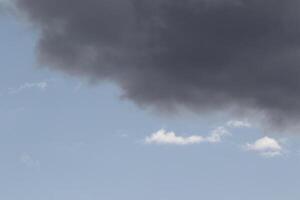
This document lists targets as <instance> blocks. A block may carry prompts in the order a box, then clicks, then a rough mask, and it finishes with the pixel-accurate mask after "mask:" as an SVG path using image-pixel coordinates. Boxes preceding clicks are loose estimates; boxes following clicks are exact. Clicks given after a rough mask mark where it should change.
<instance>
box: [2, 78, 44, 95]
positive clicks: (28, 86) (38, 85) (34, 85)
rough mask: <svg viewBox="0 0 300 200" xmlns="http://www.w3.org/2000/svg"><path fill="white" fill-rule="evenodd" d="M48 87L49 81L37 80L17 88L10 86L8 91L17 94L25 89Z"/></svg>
mask: <svg viewBox="0 0 300 200" xmlns="http://www.w3.org/2000/svg"><path fill="white" fill-rule="evenodd" d="M47 87H48V83H47V82H46V81H42V82H36V83H24V84H22V85H20V86H19V87H17V88H10V89H9V92H8V93H9V94H17V93H19V92H21V91H23V90H28V89H34V88H36V89H40V90H45V89H46V88H47Z"/></svg>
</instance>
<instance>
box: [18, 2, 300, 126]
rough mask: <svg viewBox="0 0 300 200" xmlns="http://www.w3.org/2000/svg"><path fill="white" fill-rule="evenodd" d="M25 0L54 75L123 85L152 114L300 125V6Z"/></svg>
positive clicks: (21, 5) (22, 4)
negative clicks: (243, 117)
mask: <svg viewBox="0 0 300 200" xmlns="http://www.w3.org/2000/svg"><path fill="white" fill-rule="evenodd" d="M16 2H17V6H18V8H19V9H20V11H22V12H23V13H25V14H26V15H27V16H28V18H29V19H30V20H31V22H32V23H34V24H35V26H36V27H38V28H39V30H40V32H41V37H40V41H39V45H38V48H39V58H40V60H41V61H42V62H43V63H46V64H48V65H49V66H51V68H54V69H58V70H61V71H64V72H66V73H69V74H72V75H75V76H80V77H87V78H89V79H91V80H93V81H101V80H110V81H113V82H116V83H117V84H118V85H119V86H120V87H121V88H122V90H123V92H124V94H123V95H124V97H126V98H128V99H131V100H133V101H135V102H136V103H138V104H140V105H143V106H153V107H155V108H159V109H166V110H174V109H176V108H181V107H184V108H188V109H191V110H195V111H196V112H200V111H201V112H202V111H215V110H220V109H221V110H222V109H223V110H226V109H227V108H234V109H237V110H239V111H248V110H252V111H259V112H260V113H261V115H263V116H264V117H265V118H266V119H267V121H269V122H271V123H272V124H273V125H275V124H276V125H280V126H284V125H286V124H295V122H299V119H300V118H299V117H300V116H299V115H300V92H299V91H300V90H299V88H300V79H299V76H300V66H299V64H300V56H299V54H300V14H299V7H300V1H299V0H285V1H283V0H272V1H269V0H210V1H208V0H185V1H182V0H151V1H150V0H85V1H82V0H16ZM289 122H291V123H289Z"/></svg>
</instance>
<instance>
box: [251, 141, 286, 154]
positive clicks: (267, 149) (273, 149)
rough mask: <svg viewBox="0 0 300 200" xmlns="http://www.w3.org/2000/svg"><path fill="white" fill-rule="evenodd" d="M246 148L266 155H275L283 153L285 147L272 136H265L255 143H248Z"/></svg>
mask: <svg viewBox="0 0 300 200" xmlns="http://www.w3.org/2000/svg"><path fill="white" fill-rule="evenodd" d="M245 149H246V150H248V151H254V152H257V153H259V154H260V155H262V156H265V157H274V156H279V155H281V154H282V151H283V148H282V146H281V145H280V143H279V142H278V141H277V140H275V139H273V138H270V137H263V138H260V139H258V140H256V141H255V142H254V143H251V144H250V143H247V144H246V145H245Z"/></svg>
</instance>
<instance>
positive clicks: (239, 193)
mask: <svg viewBox="0 0 300 200" xmlns="http://www.w3.org/2000/svg"><path fill="white" fill-rule="evenodd" d="M19 1H20V2H23V3H24V2H25V3H36V1H34V0H23V1H22V0H19ZM41 2H42V1H41ZM43 2H47V1H46V0H43ZM48 2H49V1H48ZM62 2H68V1H67V0H63V1H62ZM76 2H77V3H78V1H76ZM87 2H89V3H90V2H93V1H92V0H89V1H87ZM103 2H106V1H103ZM115 2H117V3H116V4H118V5H119V3H120V2H119V1H115ZM118 2H119V3H118ZM127 2H129V1H127ZM156 2H157V1H156ZM216 2H217V1H216ZM226 2H227V1H226ZM228 2H229V1H228ZM263 2H266V1H263ZM276 2H277V1H276ZM288 2H289V1H288ZM290 2H292V1H290ZM291 4H292V3H291ZM32 5H33V4H32ZM32 5H30V6H32ZM36 5H38V4H36ZM27 6H28V7H30V6H29V5H27ZM149 6H151V5H149ZM152 6H153V5H152ZM176 6H178V5H176ZM181 6H183V5H181ZM276 6H278V5H276ZM276 6H275V7H276ZM32 7H34V8H36V9H37V8H40V9H41V10H43V9H44V8H43V7H42V6H40V7H39V6H32ZM287 7H288V6H287ZM4 8H5V9H7V8H6V7H4ZM109 8H110V9H112V7H109ZM262 8H264V7H263V5H262ZM5 9H0V10H5ZM25 10H26V9H25ZM27 10H30V9H27ZM146 10H147V9H146ZM43 11H45V10H43ZM92 11H94V10H92ZM171 11H172V10H169V12H171ZM30 12H31V13H35V12H34V11H30ZM120 12H121V13H122V15H121V16H123V15H126V16H128V15H129V14H128V13H126V12H127V11H126V9H125V10H121V11H120ZM182 12H183V11H182ZM201 12H204V11H201ZM224 12H225V11H224ZM266 12H267V11H266V10H264V9H261V10H260V13H266ZM37 13H38V12H37ZM44 14H45V13H44ZM44 14H41V15H40V18H38V19H35V21H39V20H41V21H42V22H43V23H46V24H47V22H48V17H49V18H51V17H52V14H49V15H46V14H45V15H44ZM73 14H74V13H72V12H70V14H69V15H66V16H67V22H70V21H72V20H70V18H72V16H73ZM92 16H93V15H92ZM188 16H189V15H188V14H186V17H188ZM196 16H197V14H196ZM262 16H269V15H267V14H266V15H263V14H262ZM36 17H38V16H36ZM68 17H70V18H68ZM118 17H120V16H117V17H116V18H117V19H118ZM128 17H130V16H128ZM174 18H176V17H171V18H168V19H169V20H170V21H173V20H174ZM244 18H245V19H247V17H245V16H244ZM78 19H80V17H79V18H78ZM117 19H114V20H117ZM176 19H177V18H176ZM217 19H218V20H220V17H217ZM68 20H69V21H68ZM124 20H126V19H124ZM218 20H217V21H218ZM272 20H276V19H273V18H272V19H271V18H270V19H269V18H268V20H266V21H264V23H266V24H268V23H270V21H271V22H273V21H272ZM170 21H168V22H169V23H173V22H170ZM36 23H40V22H36ZM174 23H175V22H174ZM248 23H250V24H252V25H253V23H252V22H251V20H249V21H248ZM71 24H72V23H71ZM47 25H48V28H50V29H51V30H48V29H47V28H45V30H41V27H40V26H42V25H37V24H35V26H33V25H32V24H29V22H28V21H26V20H24V18H22V19H20V16H19V17H16V16H15V15H13V14H8V13H4V14H2V15H0V42H1V43H0V44H1V45H0V55H1V57H0V58H1V63H0V64H1V73H0V81H1V84H0V120H1V123H0V127H1V131H0V160H1V164H0V199H5V200H20V199H22V200H99V199H105V200H119V199H126V200H127V199H128V200H141V199H142V200H183V199H184V200H185V199H186V200H199V199H205V200H206V199H207V200H219V199H224V200H241V199H243V200H253V199H255V200H282V199H287V200H298V199H299V198H300V190H299V184H300V175H299V172H298V171H299V167H300V154H299V150H300V143H299V136H298V135H297V134H286V133H285V134H283V133H280V131H276V132H278V133H276V134H275V133H273V132H272V131H270V130H269V129H268V130H266V129H265V127H264V126H262V125H261V124H257V121H252V118H251V117H250V116H249V118H248V117H247V115H243V116H242V117H240V116H241V115H239V117H237V116H233V115H229V114H228V113H226V112H225V111H223V108H222V107H223V106H221V107H219V105H217V103H218V102H219V101H221V100H222V99H221V100H218V98H217V97H216V96H214V95H213V94H215V93H216V92H218V90H217V89H216V88H215V87H213V86H212V85H211V84H210V83H208V86H203V87H200V89H201V90H202V89H204V88H205V87H209V88H211V89H209V91H208V94H209V95H210V96H211V97H212V96H214V97H215V98H216V99H217V100H215V99H214V100H212V102H210V103H207V102H205V103H203V106H202V104H201V105H200V102H198V100H199V99H198V97H199V98H200V96H198V97H197V98H193V97H192V96H190V95H191V93H193V91H191V93H187V94H186V95H187V96H188V98H187V99H185V98H180V96H181V95H184V94H185V93H184V92H183V91H186V90H185V88H186V87H187V86H186V85H185V84H183V83H185V82H184V81H183V80H181V79H180V83H178V85H177V88H178V90H180V91H179V92H175V93H172V92H171V93H167V95H171V96H172V98H170V99H174V101H171V100H170V99H169V97H164V96H163V95H162V92H164V91H166V90H168V89H169V90H172V88H171V87H169V86H167V87H165V85H164V84H166V82H164V81H162V80H161V79H160V78H167V79H168V80H171V81H173V79H172V78H170V77H169V76H168V75H166V74H164V75H162V77H159V78H157V79H154V80H153V81H154V82H155V81H157V82H156V83H159V84H163V85H162V86H161V87H162V88H163V89H162V90H160V89H158V92H157V93H156V92H155V91H145V93H143V92H142V91H143V90H145V89H147V87H146V86H147V84H144V82H143V81H142V80H140V79H141V77H139V78H136V79H135V80H130V81H127V79H128V78H130V77H134V75H138V76H142V75H143V73H142V74H140V73H137V74H136V73H135V72H133V71H131V69H130V67H128V66H126V67H124V68H125V69H126V70H128V71H126V70H124V74H126V75H124V76H122V75H120V76H119V75H118V74H120V73H122V72H123V71H122V69H117V67H116V65H117V64H118V62H119V61H122V62H126V61H128V60H127V59H128V58H127V57H126V58H123V57H122V56H121V57H122V58H120V60H117V61H116V62H110V61H108V63H110V64H112V66H111V67H112V68H114V67H116V69H115V70H112V71H113V72H108V71H109V70H108V71H105V70H104V69H101V70H98V69H97V67H96V65H95V66H94V67H92V69H91V70H86V71H85V68H84V66H85V65H89V64H90V65H94V64H95V63H98V64H99V61H98V59H99V58H97V62H96V61H95V62H94V61H93V62H85V59H86V58H85V55H81V54H79V56H83V57H82V58H81V57H80V58H78V57H72V56H71V58H72V59H74V63H73V62H72V59H71V60H68V59H70V58H65V57H63V56H62V57H63V58H62V60H61V61H59V60H58V58H60V57H59V53H58V52H55V53H53V52H52V53H53V54H51V52H50V50H49V49H47V48H46V47H45V46H44V47H41V46H40V47H39V48H38V47H37V45H41V41H40V39H41V38H43V37H44V38H45V37H46V36H48V37H49V38H50V39H51V38H53V37H51V36H50V35H51V34H52V33H54V32H55V31H54V30H53V28H54V27H52V26H50V25H49V24H47ZM172 25H173V28H174V29H176V28H178V26H179V27H181V25H178V24H177V25H176V23H175V24H172ZM206 26H207V27H209V25H207V24H206ZM234 26H235V27H240V24H238V23H237V24H235V25H234ZM253 26H254V25H253ZM68 27H69V28H70V27H71V26H68ZM87 27H89V26H88V25H87ZM119 28H120V27H119ZM119 28H116V30H115V29H110V31H112V30H115V31H118V30H119ZM186 28H189V27H186ZM70 29H71V30H72V28H70ZM126 30H127V29H126ZM271 30H273V29H272V28H271ZM43 31H44V32H43ZM47 31H50V32H47ZM122 31H124V30H123V29H122ZM197 31H198V30H197ZM100 32H101V30H100ZM108 32H109V31H108ZM131 32H132V30H129V33H131ZM198 32H199V31H198ZM254 32H255V31H254ZM112 33H114V32H112ZM167 33H168V31H166V33H164V34H167ZM43 34H44V35H43ZM49 34H50V35H49ZM65 34H66V33H64V37H65ZM85 34H87V33H86V32H84V33H82V34H79V35H80V36H81V37H83V38H85V37H86V35H85ZM253 34H254V33H253ZM257 34H258V33H257ZM125 35H126V34H125ZM292 35H293V34H292ZM67 36H70V37H71V39H70V38H69V39H70V41H72V40H75V41H77V40H76V38H77V37H79V36H78V35H76V34H75V35H72V34H71V35H68V34H67ZM106 36H107V38H106V37H105V41H109V42H108V44H107V46H110V45H112V46H113V47H114V48H117V49H122V51H120V52H118V53H124V52H126V51H125V50H124V49H123V47H116V46H115V44H114V42H111V41H110V39H111V40H113V41H114V40H115V37H117V36H114V37H112V38H110V37H109V35H106ZM205 36H206V35H205V34H204V35H201V37H205ZM273 36H274V38H279V36H278V35H276V34H274V35H273ZM89 37H91V38H93V37H95V38H93V41H96V42H97V41H98V39H97V37H96V36H94V35H93V34H91V35H89ZM103 37H104V36H103ZM136 37H137V36H136ZM174 37H175V38H177V36H174ZM178 37H179V36H178ZM49 38H48V39H49ZM67 38H68V37H67ZM162 38H163V39H167V38H166V36H163V37H162ZM230 38H231V37H229V36H228V37H227V36H226V37H225V39H230ZM55 39H57V38H55ZM102 39H103V38H101V40H102ZM126 39H128V38H126ZM239 40H240V41H244V40H245V39H244V38H239ZM39 41H40V42H39ZM43 41H47V39H45V40H43ZM70 41H68V42H70ZM201 41H202V40H201ZM272 41H274V40H272ZM272 41H271V40H270V41H268V42H267V43H268V44H269V43H271V42H272ZM64 42H66V41H62V43H61V44H53V45H58V46H59V45H62V46H64V45H67V43H68V42H67V43H64ZM89 42H90V41H88V40H85V39H82V40H80V42H78V43H80V44H84V45H86V44H87V43H89ZM197 42H199V41H197ZM197 42H196V43H197ZM46 43H47V42H46ZM74 43H76V42H74ZM104 43H105V42H104ZM171 43H172V41H171V39H170V41H167V44H166V43H163V44H165V45H166V46H167V47H168V48H171V47H173V46H172V45H171ZM257 43H258V42H257V41H255V44H257ZM122 44H124V43H122ZM44 45H45V44H44ZM74 45H78V44H77V43H76V44H74ZM84 45H83V46H84ZM101 45H102V41H99V44H97V46H96V47H95V48H96V51H100V49H99V46H101ZM124 45H125V46H126V47H127V44H124ZM177 45H179V46H181V45H183V44H177ZM219 45H220V44H218V45H217V46H219ZM71 46H72V45H71ZM133 46H134V47H136V46H139V44H134V45H133ZM233 46H234V47H232V48H233V49H235V51H240V47H239V45H233ZM270 46H272V45H270ZM270 46H268V48H271V47H270ZM282 46H285V47H286V46H287V42H286V41H285V40H284V39H283V40H282V41H281V42H278V43H277V45H276V47H278V48H279V47H280V48H281V47H282ZM70 48H71V47H70ZM72 48H73V46H72ZM124 48H125V47H124ZM132 48H133V47H132V46H130V53H129V54H130V55H128V56H129V57H130V59H134V56H133V54H135V53H136V51H135V50H136V49H135V50H133V49H132ZM232 48H229V49H231V50H232ZM255 48H259V47H257V46H256V47H255ZM50 49H51V48H50ZM53 49H54V50H58V49H59V47H53V48H52V50H53ZM69 50H70V49H69ZM77 50H78V49H77ZM114 50H115V49H114ZM198 50H199V51H204V50H203V48H201V49H198ZM81 51H82V50H81V49H80V50H78V52H76V53H75V55H76V54H77V53H79V52H80V53H82V52H81ZM87 51H88V52H90V49H88V50H87ZM123 51H124V52H123ZM149 51H150V50H149ZM209 51H210V50H209ZM223 51H226V49H225V50H224V49H223V50H222V49H221V50H220V52H217V53H218V54H222V52H223ZM254 51H255V50H253V51H251V53H252V55H251V56H250V57H251V58H252V56H256V53H253V52H254ZM289 51H290V50H289ZM41 52H42V55H41ZM146 52H147V51H146ZM151 52H152V50H151ZM60 53H61V54H64V55H65V54H67V53H66V52H64V49H62V52H60ZM165 53H166V55H164V56H165V57H163V58H162V57H159V59H160V60H161V61H159V62H158V63H156V62H154V63H152V62H151V66H152V65H154V64H158V65H163V64H166V65H168V66H169V65H172V64H173V62H171V61H170V60H169V58H168V59H166V57H169V56H171V57H172V58H173V59H174V60H176V59H177V58H176V57H173V56H176V55H177V54H182V53H183V51H180V52H170V51H168V52H165ZM210 53H211V52H210ZM285 53H286V52H283V53H280V55H283V54H285ZM71 55H73V54H71ZM38 56H42V57H43V56H46V57H47V56H50V57H51V56H53V57H52V58H51V59H50V58H47V59H48V60H47V59H46V60H47V61H43V62H42V63H39V62H38V61H37V60H38ZM73 56H74V55H73ZM230 56H231V55H230ZM192 57H193V56H192ZM221 57H222V56H220V55H217V56H216V58H219V59H221ZM115 58H116V57H115ZM187 58H191V57H189V56H186V55H185V56H183V57H182V60H177V63H178V62H183V63H185V60H186V59H187ZM247 58H248V57H247ZM288 58H289V57H284V59H288ZM49 59H50V61H49ZM103 59H104V60H106V58H103ZM137 59H138V60H139V59H141V58H137ZM164 59H166V60H164ZM178 59H179V58H178ZM203 59H204V58H203ZM53 60H55V61H53ZM57 62H59V64H58V65H57V66H54V67H53V66H48V65H50V64H53V65H55V63H56V64H57ZM194 62H195V63H197V62H198V61H197V60H196V61H194ZM206 62H207V63H210V64H216V63H214V62H212V61H211V60H210V59H208V60H207V61H206ZM268 62H269V61H268ZM270 62H271V61H270ZM283 62H285V61H283ZM104 63H105V62H104ZM132 63H133V61H132V60H130V61H128V62H127V63H126V65H132ZM138 63H139V62H137V63H134V64H135V65H137V64H138ZM234 63H236V62H234ZM77 65H78V66H77ZM79 65H80V66H79ZM193 65H194V63H193ZM108 66H110V65H108ZM145 66H146V67H150V64H149V63H148V62H147V63H146V65H145ZM72 67H74V68H76V67H77V68H76V70H75V71H74V72H72V70H73V68H72ZM85 67H86V66H85ZM212 67H213V66H212ZM70 68H71V69H70ZM154 68H155V67H154ZM177 68H180V67H179V66H177ZM278 68H280V67H278ZM291 68H292V67H291ZM166 69H168V70H169V69H170V68H169V67H166ZM234 69H235V67H234V66H233V68H231V70H234ZM276 69H277V68H276ZM189 70H190V69H189ZM61 71H63V72H67V73H61ZM150 71H151V72H157V71H158V72H159V73H161V70H160V69H156V68H155V69H154V70H153V71H152V70H150ZM179 71H180V70H179ZM292 71H293V70H292ZM106 72H107V74H106V75H105V76H107V77H108V78H107V77H102V75H101V74H102V73H104V74H105V73H106ZM172 73H173V72H172ZM176 73H177V72H174V74H173V75H175V74H176ZM209 73H210V72H209ZM253 73H254V72H253ZM253 73H252V72H251V73H250V74H251V75H253ZM289 73H290V72H289ZM289 73H287V74H289ZM116 74H117V75H116ZM72 75H75V76H72ZM94 75H95V76H94ZM149 76H150V75H149ZM236 76H237V74H235V75H234V77H235V78H236ZM150 77H151V78H153V77H154V75H153V74H151V76H150ZM264 77H265V76H262V77H260V78H258V81H260V84H263V83H262V82H261V81H262V79H263V78H264ZM274 77H277V75H274ZM169 78H170V79H169ZM192 78H193V77H192ZM91 80H94V82H93V81H91ZM99 80H100V81H99ZM109 80H112V81H109ZM138 83H141V85H140V86H141V87H135V86H132V84H138ZM226 83H228V82H226ZM268 83H269V82H268ZM284 83H285V82H284ZM182 84H183V86H182ZM194 84H198V82H197V81H196V82H195V81H191V82H189V84H187V85H188V86H191V85H194ZM218 84H221V83H218ZM218 84H217V85H218ZM267 85H268V84H267ZM120 86H121V87H120ZM155 86H157V85H156V84H150V85H149V88H150V89H151V90H153V88H155ZM181 86H182V87H181ZM227 86H228V87H224V88H223V89H224V90H225V91H226V94H236V92H237V91H236V90H235V89H232V88H234V87H233V86H232V85H231V86H230V85H227ZM252 87H253V85H252V86H249V87H247V89H248V90H251V92H250V95H254V94H257V96H256V99H257V101H256V103H254V104H253V105H252V104H251V105H249V108H253V107H255V106H258V107H259V109H265V110H266V112H267V113H269V114H272V113H274V112H276V113H278V112H280V113H285V112H287V111H289V109H290V108H287V107H286V104H285V103H279V102H273V103H274V104H273V105H272V106H269V105H265V104H264V103H262V102H264V101H265V100H266V99H268V97H270V96H269V95H271V94H260V92H261V91H260V90H259V92H258V93H255V92H254V91H253V90H252V89H250V88H252ZM149 88H148V89H149ZM284 88H289V87H288V86H286V87H284ZM135 92H138V94H140V92H142V95H141V96H139V95H134V93H135ZM276 94H277V93H276ZM283 94H289V93H286V92H283ZM122 95H123V98H122ZM124 95H125V98H124ZM272 95H273V94H272ZM272 95H271V96H272ZM160 96H162V97H161V101H160ZM242 96H243V95H242ZM218 97H219V96H218ZM246 97H248V96H247V95H246ZM272 97H273V96H272ZM224 98H225V99H223V100H224V101H226V102H224V105H225V106H227V105H228V102H230V98H227V95H225V97H224ZM291 98H293V99H294V100H295V99H297V95H296V94H295V95H294V96H292V97H291ZM233 99H234V100H233V101H234V103H236V104H238V105H239V106H243V105H246V104H245V102H244V101H243V98H242V97H241V98H240V96H234V98H233ZM132 100H133V101H132ZM289 100H290V99H289ZM169 101H170V104H173V103H174V104H175V107H176V106H177V104H179V105H180V106H182V105H184V106H186V107H187V108H189V109H190V108H195V109H196V110H197V112H196V113H195V112H190V111H185V112H183V111H179V112H177V113H176V112H175V113H173V112H171V113H169V112H162V113H161V112H157V108H159V109H162V110H164V109H165V108H166V110H168V109H170V108H169V107H168V106H165V104H168V102H169ZM205 101H207V99H205ZM185 102H187V103H185ZM195 102H196V103H195ZM288 102H290V101H288ZM136 103H137V104H136ZM211 103H215V104H216V106H215V107H216V108H220V109H222V110H221V111H220V112H217V113H215V114H209V112H207V109H204V110H205V112H204V111H203V112H202V111H201V110H202V109H203V107H205V108H208V109H212V108H211V107H214V106H213V105H212V104H211ZM270 103H272V102H270ZM198 104H199V105H200V106H198ZM230 104H231V103H230ZM287 104H288V103H287ZM247 105H248V104H247ZM288 105H289V104H288ZM297 105H298V104H297V103H292V106H291V107H296V106H297ZM152 106H154V107H156V110H155V109H152ZM172 106H173V105H172ZM172 106H171V107H172ZM277 108H278V109H277ZM285 108H286V109H285ZM298 109H299V108H298ZM213 110H214V109H213ZM214 111H215V110H214ZM297 112H298V111H297ZM297 112H295V113H293V114H291V116H287V117H286V118H285V119H284V121H286V120H294V119H295V116H297ZM276 119H277V118H276ZM275 121H276V120H275ZM266 123H270V124H274V120H273V119H270V120H269V119H268V120H266Z"/></svg>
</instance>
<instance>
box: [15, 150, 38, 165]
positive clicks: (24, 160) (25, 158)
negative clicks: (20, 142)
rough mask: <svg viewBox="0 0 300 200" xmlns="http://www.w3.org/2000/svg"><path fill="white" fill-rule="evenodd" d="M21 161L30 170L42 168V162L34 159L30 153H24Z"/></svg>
mask: <svg viewBox="0 0 300 200" xmlns="http://www.w3.org/2000/svg"><path fill="white" fill-rule="evenodd" d="M20 161H21V163H23V164H24V165H26V166H27V167H29V168H39V167H40V161H38V160H35V159H33V158H32V156H31V155H30V154H28V153H23V154H22V155H21V157H20Z"/></svg>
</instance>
